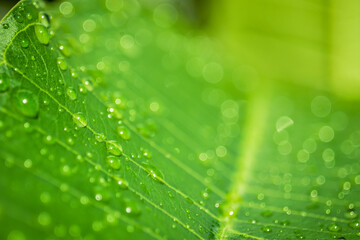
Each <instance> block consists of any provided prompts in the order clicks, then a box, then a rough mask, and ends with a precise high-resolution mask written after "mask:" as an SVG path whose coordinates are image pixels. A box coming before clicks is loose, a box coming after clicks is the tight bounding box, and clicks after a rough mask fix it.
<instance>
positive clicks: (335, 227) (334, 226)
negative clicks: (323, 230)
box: [328, 223, 341, 232]
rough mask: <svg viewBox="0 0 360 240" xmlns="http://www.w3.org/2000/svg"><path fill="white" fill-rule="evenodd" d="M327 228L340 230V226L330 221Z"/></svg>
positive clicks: (332, 230) (331, 230)
mask: <svg viewBox="0 0 360 240" xmlns="http://www.w3.org/2000/svg"><path fill="white" fill-rule="evenodd" d="M328 229H329V231H330V232H340V231H341V227H340V226H339V225H337V224H336V223H332V224H330V225H329V226H328Z"/></svg>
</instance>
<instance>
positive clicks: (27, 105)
mask: <svg viewBox="0 0 360 240" xmlns="http://www.w3.org/2000/svg"><path fill="white" fill-rule="evenodd" d="M12 98H13V103H14V105H15V107H16V109H17V110H18V111H19V112H20V113H22V114H23V115H24V116H27V117H36V116H37V114H38V112H39V100H38V98H37V96H36V95H35V94H34V93H33V92H31V91H29V90H22V89H19V90H17V91H16V92H15V93H14V94H13V96H12Z"/></svg>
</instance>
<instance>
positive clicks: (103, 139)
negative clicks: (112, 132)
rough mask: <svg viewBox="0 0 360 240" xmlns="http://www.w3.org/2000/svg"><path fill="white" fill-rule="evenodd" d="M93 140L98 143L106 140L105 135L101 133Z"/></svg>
mask: <svg viewBox="0 0 360 240" xmlns="http://www.w3.org/2000/svg"><path fill="white" fill-rule="evenodd" d="M95 139H96V141H98V142H104V141H105V140H106V138H105V135H104V134H102V133H97V134H95Z"/></svg>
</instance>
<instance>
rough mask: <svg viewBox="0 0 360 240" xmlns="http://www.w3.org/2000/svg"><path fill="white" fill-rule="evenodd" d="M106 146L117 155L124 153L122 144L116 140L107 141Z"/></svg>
mask: <svg viewBox="0 0 360 240" xmlns="http://www.w3.org/2000/svg"><path fill="white" fill-rule="evenodd" d="M106 148H107V150H108V151H109V153H111V154H113V155H115V156H121V154H122V153H123V150H122V147H121V145H120V144H119V143H118V142H116V141H108V142H106Z"/></svg>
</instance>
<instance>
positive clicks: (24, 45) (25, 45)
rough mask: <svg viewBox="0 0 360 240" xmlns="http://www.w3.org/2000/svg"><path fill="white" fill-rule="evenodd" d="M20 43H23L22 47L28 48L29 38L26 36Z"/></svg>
mask: <svg viewBox="0 0 360 240" xmlns="http://www.w3.org/2000/svg"><path fill="white" fill-rule="evenodd" d="M20 45H21V47H23V48H27V47H28V46H29V40H28V39H26V38H24V39H22V40H21V41H20Z"/></svg>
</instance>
